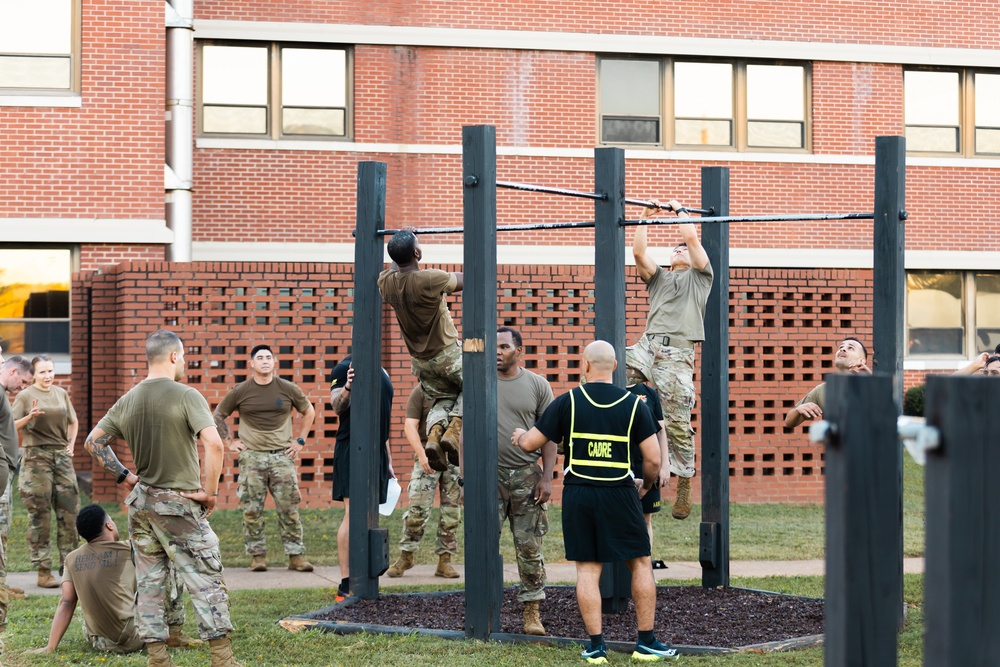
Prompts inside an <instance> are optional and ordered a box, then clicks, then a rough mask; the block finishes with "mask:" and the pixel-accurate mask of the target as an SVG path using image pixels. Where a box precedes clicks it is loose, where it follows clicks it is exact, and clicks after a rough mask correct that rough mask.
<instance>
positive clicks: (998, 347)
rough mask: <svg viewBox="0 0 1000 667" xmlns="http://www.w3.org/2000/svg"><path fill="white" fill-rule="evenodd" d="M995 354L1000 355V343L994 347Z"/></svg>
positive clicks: (995, 355)
mask: <svg viewBox="0 0 1000 667" xmlns="http://www.w3.org/2000/svg"><path fill="white" fill-rule="evenodd" d="M993 356H994V357H1000V343H997V346H996V348H994V349H993Z"/></svg>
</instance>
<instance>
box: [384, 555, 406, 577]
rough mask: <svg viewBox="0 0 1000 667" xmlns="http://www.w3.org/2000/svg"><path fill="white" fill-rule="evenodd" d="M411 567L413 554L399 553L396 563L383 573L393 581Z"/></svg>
mask: <svg viewBox="0 0 1000 667" xmlns="http://www.w3.org/2000/svg"><path fill="white" fill-rule="evenodd" d="M411 567H413V552H412V551H400V552H399V558H397V559H396V562H395V563H393V564H392V567H390V568H389V569H388V570H386V571H385V573H386V574H387V575H389V576H390V577H392V578H394V579H395V578H396V577H402V576H403V573H404V572H406V571H407V570H409V569H410V568H411Z"/></svg>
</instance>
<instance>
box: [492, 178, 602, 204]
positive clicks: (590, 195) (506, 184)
mask: <svg viewBox="0 0 1000 667" xmlns="http://www.w3.org/2000/svg"><path fill="white" fill-rule="evenodd" d="M497 187H498V188H506V189H508V190H523V191H525V192H541V193H543V194H548V195H562V196H563V197H582V198H584V199H598V200H601V201H604V200H606V199H607V198H608V196H607V195H606V194H604V193H602V192H583V191H581V190H568V189H566V188H550V187H549V186H547V185H531V184H530V183H511V182H510V181H497Z"/></svg>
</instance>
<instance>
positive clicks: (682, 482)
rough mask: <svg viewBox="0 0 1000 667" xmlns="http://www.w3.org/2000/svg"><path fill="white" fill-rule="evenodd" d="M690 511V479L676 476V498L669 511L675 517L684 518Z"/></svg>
mask: <svg viewBox="0 0 1000 667" xmlns="http://www.w3.org/2000/svg"><path fill="white" fill-rule="evenodd" d="M690 513H691V479H690V478H689V477H678V478H677V498H676V499H675V500H674V510H673V511H672V512H671V513H670V515H671V516H672V517H674V518H675V519H686V518H688V515H689V514H690Z"/></svg>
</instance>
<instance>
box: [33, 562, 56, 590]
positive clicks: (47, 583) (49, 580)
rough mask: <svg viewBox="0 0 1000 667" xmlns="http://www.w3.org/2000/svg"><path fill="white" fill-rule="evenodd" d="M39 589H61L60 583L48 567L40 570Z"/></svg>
mask: <svg viewBox="0 0 1000 667" xmlns="http://www.w3.org/2000/svg"><path fill="white" fill-rule="evenodd" d="M38 586H39V588H59V582H58V581H56V578H55V577H53V576H52V570H50V569H49V568H47V567H40V568H38Z"/></svg>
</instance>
